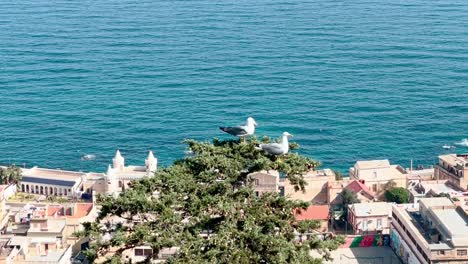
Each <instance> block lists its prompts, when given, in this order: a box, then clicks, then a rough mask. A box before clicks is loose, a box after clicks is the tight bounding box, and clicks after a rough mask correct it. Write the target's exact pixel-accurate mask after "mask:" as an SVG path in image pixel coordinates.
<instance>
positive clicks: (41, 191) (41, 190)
mask: <svg viewBox="0 0 468 264" xmlns="http://www.w3.org/2000/svg"><path fill="white" fill-rule="evenodd" d="M39 193H40V194H44V186H41V188H40V192H39Z"/></svg>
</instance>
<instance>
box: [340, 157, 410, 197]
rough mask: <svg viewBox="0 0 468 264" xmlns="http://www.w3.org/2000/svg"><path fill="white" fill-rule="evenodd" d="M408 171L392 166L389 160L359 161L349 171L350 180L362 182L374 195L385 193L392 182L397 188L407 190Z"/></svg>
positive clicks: (398, 166)
mask: <svg viewBox="0 0 468 264" xmlns="http://www.w3.org/2000/svg"><path fill="white" fill-rule="evenodd" d="M406 176H407V171H406V170H405V169H404V168H403V167H401V166H400V165H391V164H390V162H389V161H388V160H367V161H358V162H356V164H355V165H354V167H352V168H350V169H349V177H350V179H356V180H361V182H363V183H364V184H365V185H366V186H367V187H368V188H369V189H370V190H371V191H372V192H373V193H381V192H382V191H384V188H385V184H387V183H389V182H390V181H392V182H394V183H396V186H397V187H405V188H406V181H407V179H406Z"/></svg>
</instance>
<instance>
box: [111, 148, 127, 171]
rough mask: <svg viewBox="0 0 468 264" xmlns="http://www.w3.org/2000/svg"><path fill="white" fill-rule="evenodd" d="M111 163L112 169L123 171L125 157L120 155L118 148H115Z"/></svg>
mask: <svg viewBox="0 0 468 264" xmlns="http://www.w3.org/2000/svg"><path fill="white" fill-rule="evenodd" d="M112 163H113V167H114V169H116V170H119V171H123V169H124V167H125V159H124V157H122V155H121V154H120V151H119V150H117V152H116V153H115V157H114V158H113V159H112Z"/></svg>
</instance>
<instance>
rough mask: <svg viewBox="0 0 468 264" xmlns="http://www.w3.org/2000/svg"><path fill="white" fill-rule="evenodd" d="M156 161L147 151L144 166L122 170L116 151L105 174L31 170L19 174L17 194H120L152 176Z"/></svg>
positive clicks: (119, 156) (150, 152)
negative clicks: (21, 175) (19, 180)
mask: <svg viewBox="0 0 468 264" xmlns="http://www.w3.org/2000/svg"><path fill="white" fill-rule="evenodd" d="M157 166H158V160H157V159H156V157H155V156H154V154H153V152H152V151H149V153H148V157H147V158H146V160H145V165H144V166H125V158H124V157H123V156H122V154H121V153H120V151H119V150H117V152H116V153H115V157H114V158H113V160H112V165H109V168H108V169H107V172H106V173H93V172H90V173H85V172H75V171H64V170H58V169H44V168H38V167H33V168H30V169H23V170H22V174H23V177H22V180H21V182H20V185H19V186H20V188H19V191H21V192H25V193H31V194H38V195H45V196H50V195H55V196H68V197H82V195H83V194H87V195H88V196H89V197H91V196H92V194H93V192H95V193H107V194H112V193H119V192H120V191H122V190H124V189H125V188H126V187H128V183H129V182H130V181H132V180H138V179H141V178H143V177H150V176H152V175H154V173H155V171H156V169H157Z"/></svg>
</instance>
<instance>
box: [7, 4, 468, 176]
mask: <svg viewBox="0 0 468 264" xmlns="http://www.w3.org/2000/svg"><path fill="white" fill-rule="evenodd" d="M249 116H252V117H254V118H255V119H256V120H257V123H258V128H257V130H256V134H257V136H258V137H263V136H264V135H267V136H270V137H273V138H277V137H279V136H280V135H281V133H282V132H284V131H287V132H289V133H291V134H293V135H294V138H293V140H294V141H295V142H297V143H299V144H300V145H301V148H300V149H299V150H297V151H298V152H299V153H301V154H304V155H307V156H309V157H312V158H315V159H317V160H319V161H321V162H322V163H323V167H324V168H333V169H337V170H341V171H343V172H346V171H347V169H348V168H349V167H351V166H353V164H354V163H355V162H356V161H357V160H367V159H389V160H390V161H391V162H392V163H396V164H401V165H402V166H404V167H408V166H409V165H410V162H411V160H412V161H413V164H414V166H418V165H422V166H430V165H432V164H434V163H435V162H436V161H437V156H438V155H441V154H444V153H452V152H456V153H463V152H468V148H467V147H463V146H458V145H454V143H456V142H459V141H461V140H462V139H464V138H468V1H466V0H434V1H427V0H411V1H408V0H255V1H252V0H248V1H247V0H236V1H232V0H223V1H217V0H211V1H208V0H192V1H181V0H170V1H169V0H151V1H149V0H139V1H133V0H132V1H128V0H118V1H109V0H103V1H94V0H93V1H89V0H81V1H62V0H57V1H53V0H48V1H45V0H34V1H32V0H15V1H5V0H0V163H2V164H12V163H15V164H17V165H20V166H26V167H30V166H41V167H48V168H60V169H66V170H82V171H97V172H103V171H105V170H106V168H107V165H108V164H109V163H111V162H112V157H113V156H114V154H115V151H116V150H117V149H120V150H121V152H122V154H123V155H124V156H125V158H126V163H127V164H135V165H138V164H143V163H144V159H145V157H146V155H147V151H148V150H153V151H154V152H155V155H156V156H157V158H158V159H159V164H160V166H168V165H170V164H171V163H172V162H173V161H174V160H176V159H179V158H183V157H184V155H185V150H186V146H185V145H184V144H183V143H182V141H183V140H184V139H187V138H193V139H197V140H203V141H205V140H206V141H209V140H211V139H212V138H214V137H217V138H222V139H228V138H230V136H229V135H227V134H225V133H223V132H222V131H220V130H219V129H218V127H219V126H227V125H238V124H242V123H244V122H245V119H246V118H247V117H249ZM445 144H448V145H454V146H456V148H455V149H444V148H442V146H443V145H445ZM83 155H95V159H92V160H83V159H81V157H82V156H83Z"/></svg>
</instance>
